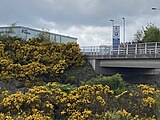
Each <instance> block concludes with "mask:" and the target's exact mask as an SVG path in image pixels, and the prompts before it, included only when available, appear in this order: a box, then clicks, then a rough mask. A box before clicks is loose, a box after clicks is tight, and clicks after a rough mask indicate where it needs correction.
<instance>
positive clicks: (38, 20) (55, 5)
mask: <svg viewBox="0 0 160 120" xmlns="http://www.w3.org/2000/svg"><path fill="white" fill-rule="evenodd" d="M152 7H157V8H160V0H0V25H3V26H4V25H10V24H11V23H14V22H16V24H17V25H23V26H26V27H31V28H37V29H41V28H46V29H49V31H51V32H54V33H60V34H64V35H69V36H73V37H77V38H78V43H79V44H80V45H81V46H84V45H85V46H86V45H109V44H111V43H112V41H111V34H112V31H111V25H112V24H111V21H110V19H113V20H114V21H115V22H114V25H120V26H121V40H122V39H123V24H122V23H123V20H122V18H125V26H126V27H125V31H126V33H125V35H126V41H132V40H133V38H134V36H133V35H134V33H136V31H137V30H138V29H142V26H144V27H145V26H146V25H147V23H150V22H151V23H154V24H155V25H156V26H157V27H160V10H157V11H153V10H152ZM122 41H123V40H122Z"/></svg>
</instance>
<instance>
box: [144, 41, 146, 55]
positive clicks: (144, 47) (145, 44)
mask: <svg viewBox="0 0 160 120" xmlns="http://www.w3.org/2000/svg"><path fill="white" fill-rule="evenodd" d="M144 45H145V46H144V54H147V43H145V44H144Z"/></svg>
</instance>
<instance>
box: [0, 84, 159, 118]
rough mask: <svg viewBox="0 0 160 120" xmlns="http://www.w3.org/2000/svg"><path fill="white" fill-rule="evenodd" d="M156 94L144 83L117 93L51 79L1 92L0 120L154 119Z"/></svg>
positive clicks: (100, 87)
mask: <svg viewBox="0 0 160 120" xmlns="http://www.w3.org/2000/svg"><path fill="white" fill-rule="evenodd" d="M65 87H66V86H65ZM68 87H69V85H68ZM158 93H159V91H155V89H154V88H151V87H149V86H147V85H138V86H135V91H134V92H129V91H123V92H122V93H120V94H118V95H115V94H114V91H113V90H110V88H109V86H107V85H106V86H103V85H84V86H80V87H78V88H72V89H70V90H67V91H66V88H65V89H64V86H63V85H62V86H61V85H60V84H57V83H55V82H52V83H48V84H46V85H45V86H35V87H33V88H30V89H29V90H28V91H26V92H24V93H22V92H16V93H14V94H11V93H9V92H8V91H4V92H3V94H2V99H1V101H0V102H1V104H0V119H15V120H19V119H22V118H23V119H29V120H30V119H33V118H34V119H44V120H53V119H57V120H62V119H68V120H74V119H76V120H97V119H98V120H102V119H106V120H114V119H117V120H139V119H140V120H145V119H146V120H147V119H148V120H156V119H157V118H158V116H157V115H158V114H159V110H158V109H156V104H158V101H157V98H160V96H159V95H158ZM157 95H158V96H157ZM156 110H157V111H156Z"/></svg>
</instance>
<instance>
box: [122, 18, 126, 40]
mask: <svg viewBox="0 0 160 120" xmlns="http://www.w3.org/2000/svg"><path fill="white" fill-rule="evenodd" d="M122 19H123V43H125V18H122Z"/></svg>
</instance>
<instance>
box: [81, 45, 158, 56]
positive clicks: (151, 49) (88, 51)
mask: <svg viewBox="0 0 160 120" xmlns="http://www.w3.org/2000/svg"><path fill="white" fill-rule="evenodd" d="M115 48H116V49H115ZM81 52H82V53H83V54H84V55H87V57H92V58H160V42H152V43H138V44H137V43H132V44H120V45H119V46H82V47H81Z"/></svg>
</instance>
